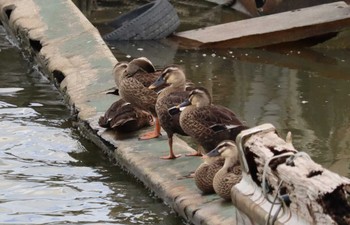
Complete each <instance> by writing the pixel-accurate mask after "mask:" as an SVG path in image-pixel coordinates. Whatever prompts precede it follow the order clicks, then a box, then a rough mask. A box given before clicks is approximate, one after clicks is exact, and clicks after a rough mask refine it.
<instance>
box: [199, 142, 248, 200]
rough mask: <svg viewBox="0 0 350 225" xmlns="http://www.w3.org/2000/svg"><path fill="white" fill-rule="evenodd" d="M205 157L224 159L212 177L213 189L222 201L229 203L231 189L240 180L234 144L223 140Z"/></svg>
mask: <svg viewBox="0 0 350 225" xmlns="http://www.w3.org/2000/svg"><path fill="white" fill-rule="evenodd" d="M206 156H208V157H217V156H222V157H224V158H225V162H224V165H223V167H222V168H221V169H220V170H219V171H218V172H217V173H216V174H215V176H214V179H213V187H214V191H215V192H216V194H218V195H219V196H220V197H221V198H223V199H224V200H226V201H230V200H231V189H232V187H233V186H234V185H236V184H237V183H239V182H240V181H241V180H242V170H241V166H240V163H239V152H238V149H237V146H236V144H235V142H234V141H232V140H224V141H222V142H221V143H220V144H218V146H217V147H216V148H214V149H213V150H211V151H210V152H209V153H207V154H206Z"/></svg>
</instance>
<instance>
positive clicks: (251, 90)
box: [90, 0, 350, 178]
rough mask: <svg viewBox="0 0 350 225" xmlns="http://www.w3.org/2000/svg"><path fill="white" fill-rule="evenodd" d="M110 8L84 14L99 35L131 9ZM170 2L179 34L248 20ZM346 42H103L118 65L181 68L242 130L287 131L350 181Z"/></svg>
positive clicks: (121, 4)
mask: <svg viewBox="0 0 350 225" xmlns="http://www.w3.org/2000/svg"><path fill="white" fill-rule="evenodd" d="M112 2H113V1H112ZM115 2H118V5H117V7H116V8H114V10H109V11H106V13H105V14H103V16H101V14H92V15H91V16H90V20H91V21H92V22H94V23H95V24H96V26H97V27H98V28H99V30H100V32H101V33H102V34H104V33H107V32H109V31H108V30H107V29H106V26H104V25H105V24H106V22H102V21H103V20H106V18H107V17H108V16H109V18H113V17H115V16H118V15H120V14H122V13H124V12H125V11H127V10H130V9H132V8H134V7H136V6H135V5H130V4H129V2H128V1H115ZM172 3H173V4H174V6H175V7H176V9H177V12H178V14H179V17H180V20H181V25H180V27H179V28H178V31H181V30H188V29H194V28H200V27H205V26H210V25H214V24H219V23H225V22H231V21H236V20H240V19H243V18H245V17H246V16H244V15H242V14H241V13H238V12H235V11H234V10H231V9H223V8H221V7H218V6H216V5H215V4H211V3H208V2H205V1H197V0H194V1H191V2H188V1H181V0H180V1H172ZM135 4H136V3H135ZM137 4H139V5H141V4H142V1H137ZM107 24H108V23H107ZM233 32H234V31H233ZM349 38H350V31H345V32H341V33H339V34H338V35H337V37H335V38H333V39H330V40H328V41H326V42H323V43H319V41H320V40H321V39H312V40H305V41H303V42H300V43H297V44H293V45H291V44H290V45H288V46H287V45H284V46H278V47H269V48H267V49H263V48H262V49H230V48H229V46H227V48H226V49H222V50H215V49H207V50H188V49H183V48H181V47H179V46H178V45H177V44H176V43H175V42H172V41H170V40H161V41H136V42H109V43H108V44H109V46H110V48H111V50H112V51H113V53H114V55H115V56H116V58H117V59H118V60H130V59H132V58H135V57H140V56H146V57H148V58H149V59H150V60H151V61H152V62H153V63H154V64H155V65H156V66H158V67H159V68H161V67H163V66H165V65H169V64H173V63H175V64H178V65H181V66H182V67H183V68H184V69H185V72H186V75H187V78H188V79H190V80H192V81H193V82H194V83H196V84H197V85H199V86H204V87H206V88H208V89H209V91H210V92H211V94H212V96H213V100H214V103H215V104H221V105H224V106H227V107H229V108H230V109H232V110H233V111H235V112H236V113H237V114H238V116H239V117H240V118H241V119H242V120H243V121H245V123H246V124H247V125H248V126H256V125H260V124H263V123H272V124H273V125H274V126H275V127H276V128H277V131H278V133H279V134H280V135H281V136H283V137H285V135H286V134H287V132H288V131H291V132H292V136H293V143H294V146H295V148H296V149H298V150H299V151H304V152H306V153H308V154H310V156H311V157H312V158H313V160H315V161H316V162H318V163H320V164H321V165H323V166H324V167H326V168H328V169H330V170H332V171H334V172H336V173H339V174H341V175H343V176H346V177H349V178H350V44H349V42H348V40H349Z"/></svg>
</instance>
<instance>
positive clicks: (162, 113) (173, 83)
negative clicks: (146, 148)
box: [149, 65, 190, 159]
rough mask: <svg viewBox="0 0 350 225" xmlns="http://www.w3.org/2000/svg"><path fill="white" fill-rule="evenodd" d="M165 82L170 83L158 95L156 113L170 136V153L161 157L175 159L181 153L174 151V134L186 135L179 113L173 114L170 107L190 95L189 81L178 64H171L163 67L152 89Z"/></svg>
mask: <svg viewBox="0 0 350 225" xmlns="http://www.w3.org/2000/svg"><path fill="white" fill-rule="evenodd" d="M164 84H166V85H168V86H167V87H166V88H164V89H163V90H162V91H161V93H160V94H159V95H158V98H157V102H156V113H157V115H158V119H159V123H160V125H161V127H162V128H163V129H164V130H165V132H166V133H167V136H168V143H169V155H168V156H163V157H161V158H162V159H175V158H177V157H179V156H180V155H175V154H174V151H173V135H174V133H177V134H180V135H186V133H185V132H184V131H183V130H182V128H181V126H180V122H179V114H175V115H171V114H170V113H169V111H168V109H169V108H171V107H174V106H176V105H178V104H180V103H181V102H183V101H184V100H186V99H187V98H188V96H189V93H190V91H189V90H188V89H190V88H187V84H188V82H187V81H186V75H185V73H184V71H183V70H182V69H181V68H180V67H179V66H176V65H171V66H168V67H166V68H164V69H163V71H162V74H161V75H160V76H159V78H158V79H157V80H156V81H155V82H154V83H153V84H152V85H151V86H149V88H150V89H155V88H158V87H160V86H163V85H164Z"/></svg>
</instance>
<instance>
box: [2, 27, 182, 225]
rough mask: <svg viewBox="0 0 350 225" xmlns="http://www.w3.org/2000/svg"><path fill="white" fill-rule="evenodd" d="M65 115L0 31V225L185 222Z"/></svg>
mask: <svg viewBox="0 0 350 225" xmlns="http://www.w3.org/2000/svg"><path fill="white" fill-rule="evenodd" d="M70 115H71V113H70V109H69V108H68V107H67V104H66V103H65V101H64V99H63V96H62V95H61V94H60V92H59V91H58V90H57V89H56V87H55V86H54V85H53V84H52V83H51V82H50V81H49V80H48V79H46V78H45V76H43V75H42V74H40V73H38V72H37V70H36V69H35V68H33V65H32V64H31V63H29V62H28V61H27V60H25V59H24V57H23V56H22V54H21V52H20V51H19V49H18V48H16V47H15V46H14V45H12V44H11V43H10V42H9V41H8V40H7V38H6V34H5V32H4V30H3V27H2V26H0V180H1V182H0V224H164V225H178V224H183V222H182V220H181V218H179V217H178V216H176V215H175V213H174V212H172V211H171V210H170V208H169V207H167V206H165V205H164V204H163V203H162V201H161V200H159V199H158V198H156V197H154V196H152V195H151V193H150V192H149V191H148V190H146V189H145V188H144V186H143V185H142V184H141V183H140V182H138V181H137V180H135V179H133V178H132V177H131V176H130V175H128V174H126V173H125V171H122V170H121V169H120V168H119V167H117V166H114V165H112V163H111V162H110V161H109V160H108V159H107V158H106V157H105V156H104V155H103V154H102V151H101V150H99V149H98V148H97V147H96V146H95V145H93V144H92V143H90V142H89V141H87V140H85V139H83V138H82V137H81V136H80V135H79V133H78V132H77V130H76V129H75V128H73V126H72V123H71V119H70Z"/></svg>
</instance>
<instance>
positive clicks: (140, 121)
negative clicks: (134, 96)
mask: <svg viewBox="0 0 350 225" xmlns="http://www.w3.org/2000/svg"><path fill="white" fill-rule="evenodd" d="M98 124H99V125H100V126H101V127H104V128H107V129H113V130H115V131H117V132H122V133H126V132H132V131H136V130H139V129H141V128H143V127H145V126H152V125H153V118H152V115H151V114H150V113H148V112H146V111H143V110H140V109H138V108H137V107H134V106H133V105H132V104H131V103H129V102H126V101H125V100H124V99H122V98H121V99H119V100H118V101H116V102H114V103H113V104H112V105H111V106H110V107H109V108H108V110H107V111H106V112H105V114H104V115H103V116H101V117H100V118H99V121H98Z"/></svg>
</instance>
